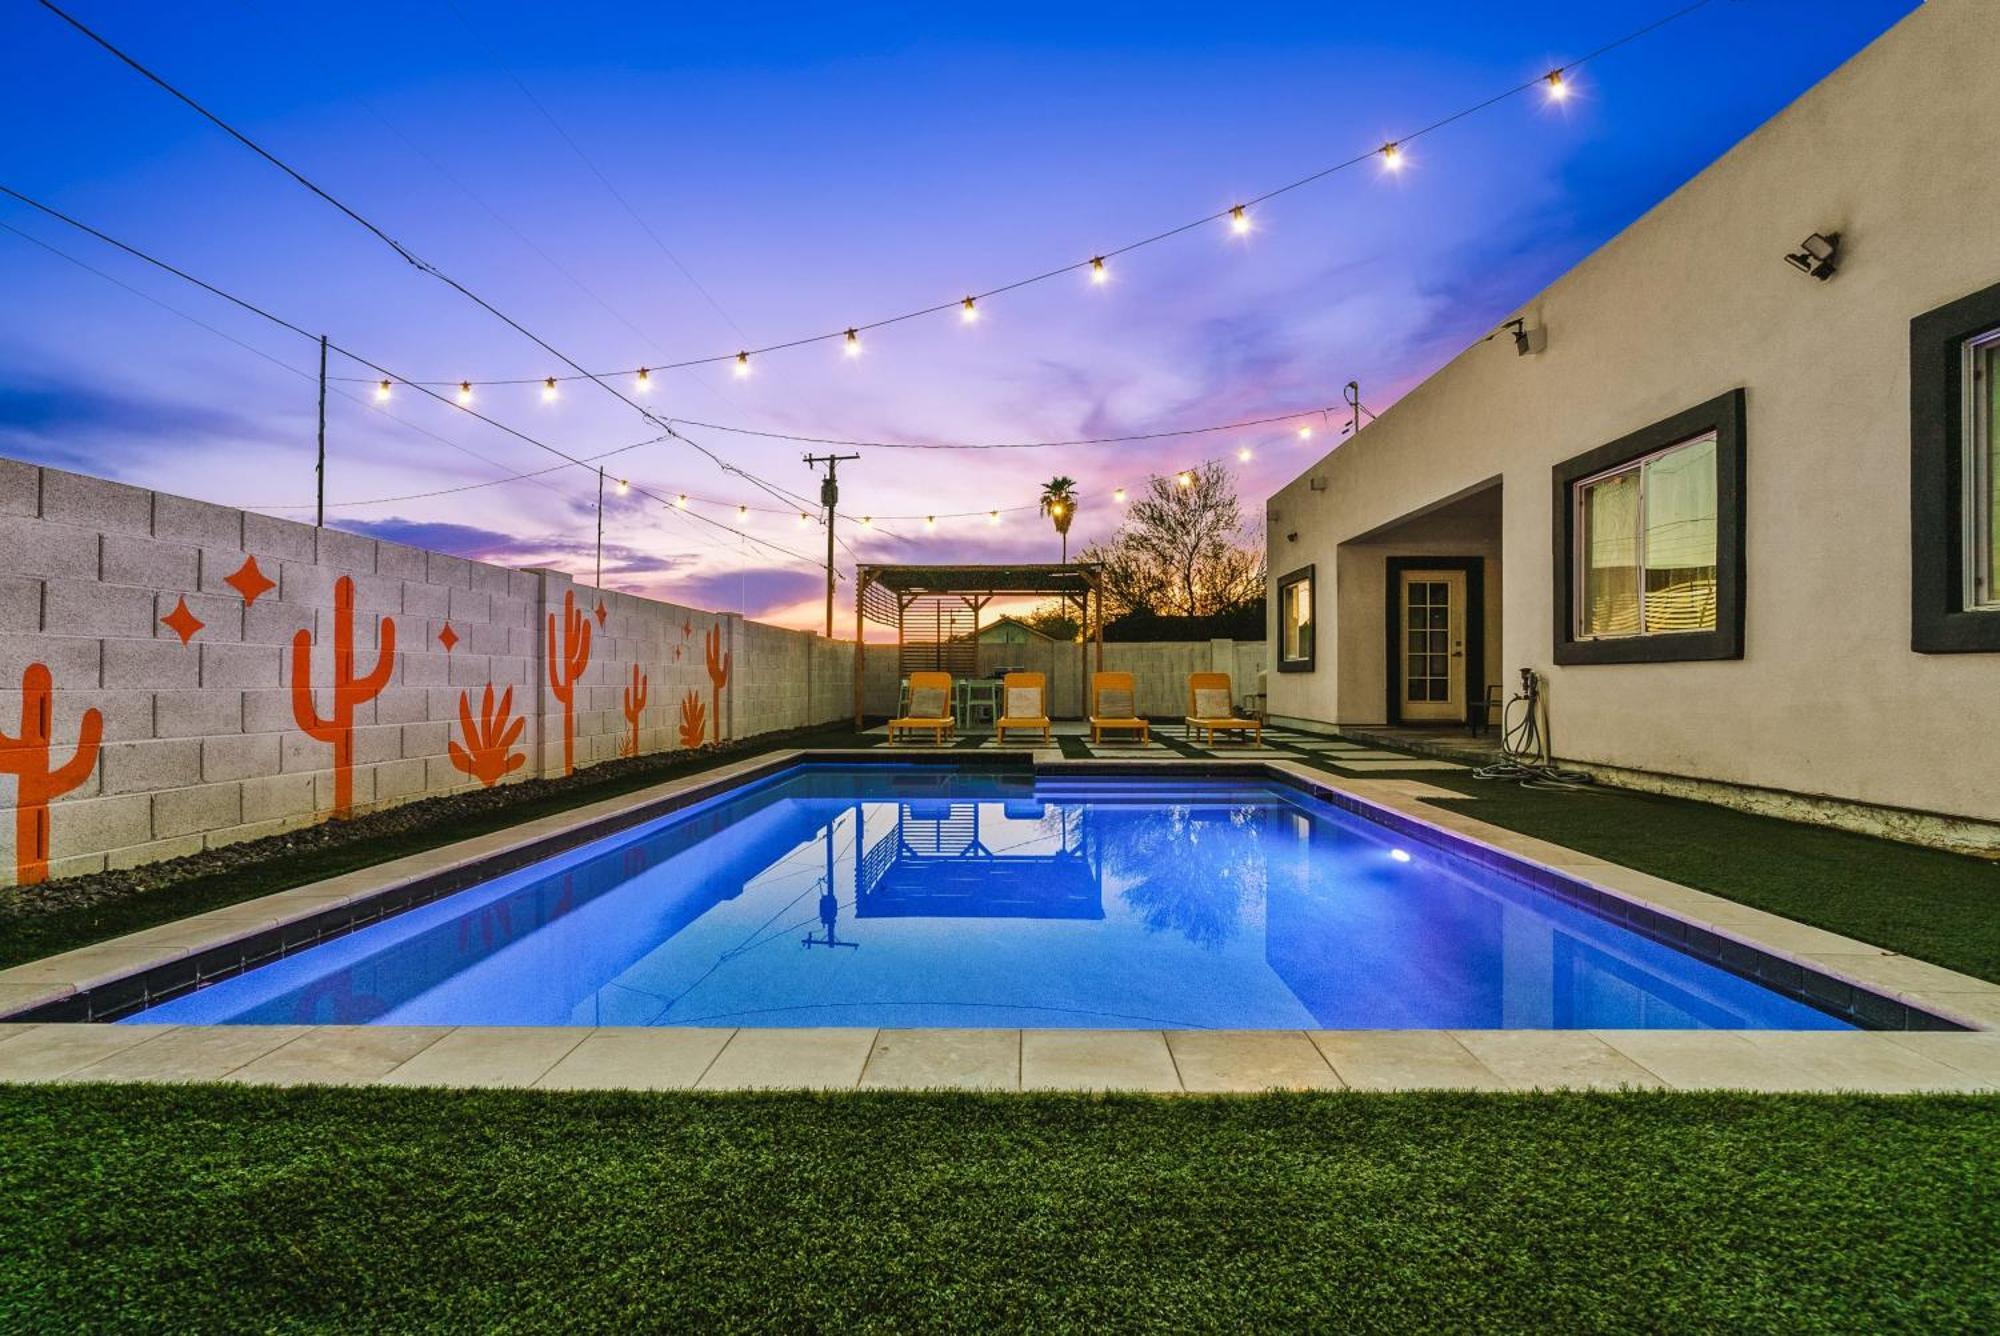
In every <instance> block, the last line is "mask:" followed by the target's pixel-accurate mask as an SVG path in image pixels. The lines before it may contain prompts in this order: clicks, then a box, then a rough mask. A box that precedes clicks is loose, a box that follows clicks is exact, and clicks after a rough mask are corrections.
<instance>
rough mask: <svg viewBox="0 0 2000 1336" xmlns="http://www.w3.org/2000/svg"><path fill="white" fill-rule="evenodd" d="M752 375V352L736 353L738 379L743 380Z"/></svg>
mask: <svg viewBox="0 0 2000 1336" xmlns="http://www.w3.org/2000/svg"><path fill="white" fill-rule="evenodd" d="M749 375H750V354H749V353H738V354H736V379H738V380H743V379H746V378H747V377H748V376H749Z"/></svg>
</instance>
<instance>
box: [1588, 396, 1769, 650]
mask: <svg viewBox="0 0 2000 1336" xmlns="http://www.w3.org/2000/svg"><path fill="white" fill-rule="evenodd" d="M1745 405H1746V398H1745V395H1744V392H1743V391H1742V390H1740V389H1739V390H1731V391H1729V392H1728V393H1727V394H1720V395H1717V396H1716V397H1715V398H1713V399H1710V400H1709V401H1708V402H1706V403H1701V404H1696V405H1695V406H1694V407H1692V408H1688V409H1684V410H1682V411H1681V412H1678V413H1676V414H1674V415H1673V416H1672V417H1669V418H1663V419H1661V420H1660V421H1658V422H1655V423H1654V424H1653V425H1651V426H1650V427H1642V428H1640V429H1639V430H1638V431H1635V432H1632V433H1631V434H1629V435H1626V436H1621V437H1619V438H1618V439H1617V440H1615V441H1611V442H1609V443H1608V444H1605V445H1600V446H1598V447H1597V448H1596V449H1594V450H1588V451H1585V452H1584V453H1583V454H1580V455H1577V456H1575V457H1574V458H1571V459H1566V460H1564V461H1563V462H1562V463H1560V464H1557V465H1556V466H1555V467H1554V469H1552V470H1551V481H1552V482H1553V484H1554V507H1553V511H1552V515H1553V518H1554V520H1555V548H1554V554H1555V570H1554V575H1555V590H1554V593H1555V599H1554V603H1555V617H1554V619H1553V621H1554V626H1553V627H1552V629H1553V631H1554V632H1555V661H1556V662H1557V663H1559V664H1564V665H1569V664H1595V663H1606V664H1608V663H1676V662H1696V661H1700V660H1714V659H1740V658H1742V657H1743V605H1744V596H1745V586H1746V584H1747V581H1746V579H1745V571H1744V565H1743V534H1744V520H1745V513H1746V512H1745V505H1744V499H1745V496H1744V469H1743V462H1744V437H1745V433H1744V416H1745Z"/></svg>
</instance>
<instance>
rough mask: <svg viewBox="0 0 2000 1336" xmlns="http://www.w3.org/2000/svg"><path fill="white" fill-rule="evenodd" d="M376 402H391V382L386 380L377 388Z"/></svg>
mask: <svg viewBox="0 0 2000 1336" xmlns="http://www.w3.org/2000/svg"><path fill="white" fill-rule="evenodd" d="M375 402H376V403H378V404H386V403H388V402H389V382H388V381H387V380H384V381H383V382H382V383H381V384H379V385H377V386H376V387H375Z"/></svg>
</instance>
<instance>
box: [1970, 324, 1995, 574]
mask: <svg viewBox="0 0 2000 1336" xmlns="http://www.w3.org/2000/svg"><path fill="white" fill-rule="evenodd" d="M1964 375H1965V428H1966V429H1965V432H1964V434H1963V435H1964V446H1965V575H1966V579H1965V606H1966V607H1967V608H1970V609H1975V610H1977V611H1981V612H1984V611H1988V610H2000V545H1996V544H1995V543H1994V535H1995V533H1996V532H2000V329H1995V330H1989V331H1988V332H1987V333H1985V334H1983V335H1981V336H1980V337H1979V338H1976V339H1970V340H1968V341H1967V342H1966V345H1965V367H1964Z"/></svg>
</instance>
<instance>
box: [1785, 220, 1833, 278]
mask: <svg viewBox="0 0 2000 1336" xmlns="http://www.w3.org/2000/svg"><path fill="white" fill-rule="evenodd" d="M1839 256H1840V233H1838V232H1827V233H1819V232H1815V233H1813V234H1812V235H1811V236H1809V237H1807V238H1806V239H1805V240H1804V241H1801V242H1800V243H1799V249H1798V251H1797V253H1795V254H1791V255H1787V256H1786V257H1785V263H1786V264H1788V265H1790V266H1791V267H1792V268H1794V269H1796V270H1798V271H1799V272H1800V273H1802V274H1810V275H1811V276H1812V277H1814V278H1816V279H1818V280H1819V281H1820V282H1822V283H1824V282H1826V280H1828V279H1829V278H1832V277H1833V275H1834V273H1835V271H1836V270H1838V269H1839V267H1840V266H1839V264H1838V259H1839Z"/></svg>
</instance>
